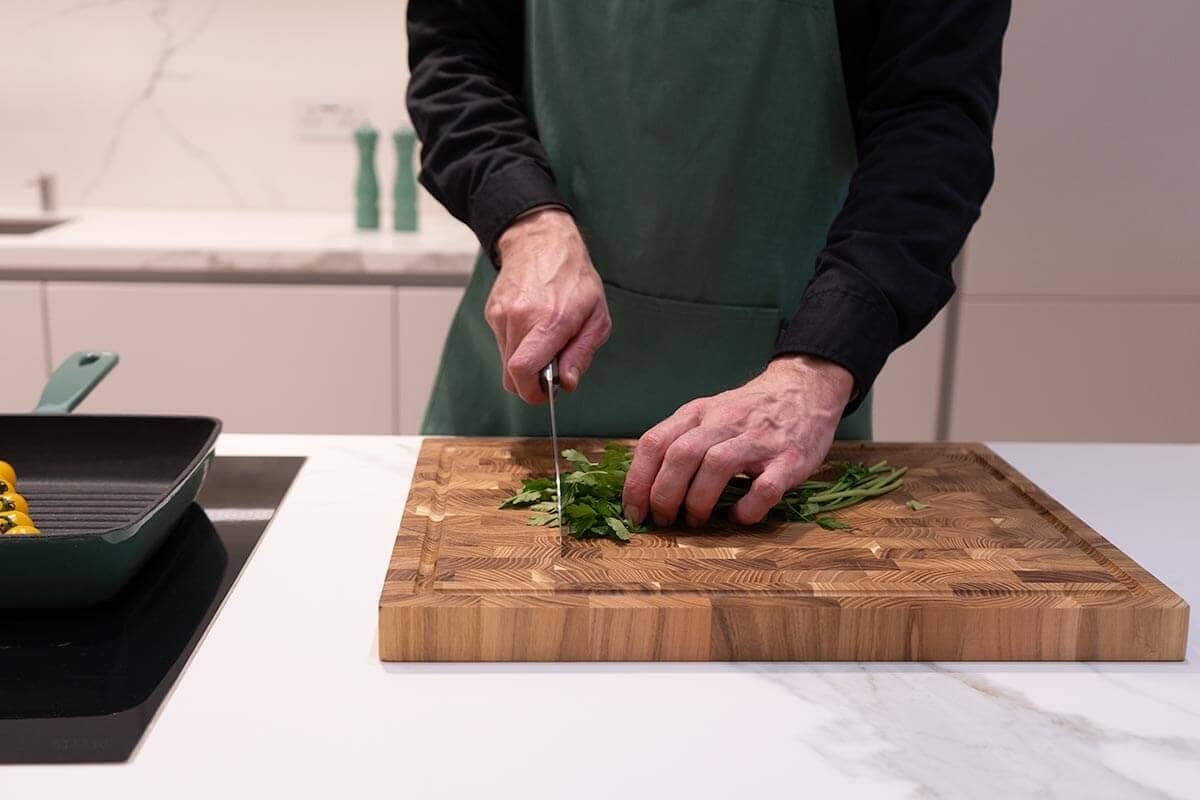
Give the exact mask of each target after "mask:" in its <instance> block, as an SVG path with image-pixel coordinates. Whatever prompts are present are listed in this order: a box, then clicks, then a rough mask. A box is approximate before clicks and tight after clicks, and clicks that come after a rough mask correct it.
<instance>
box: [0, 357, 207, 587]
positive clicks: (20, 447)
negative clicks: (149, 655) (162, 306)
mask: <svg viewBox="0 0 1200 800" xmlns="http://www.w3.org/2000/svg"><path fill="white" fill-rule="evenodd" d="M116 363H117V354H116V353H106V352H81V353H75V354H73V355H71V356H70V357H69V358H67V360H66V361H64V362H63V364H62V365H61V366H60V367H59V368H58V369H57V370H55V372H54V374H53V375H52V376H51V378H50V381H49V383H48V384H47V386H46V390H45V392H44V393H43V394H42V398H41V401H40V402H39V403H38V406H37V408H36V409H34V413H33V414H7V415H0V459H3V460H5V461H7V462H9V463H10V464H12V465H13V467H14V468H15V469H16V471H17V491H18V492H20V493H21V494H22V495H24V497H25V499H26V500H28V501H29V515H30V516H31V517H32V518H33V521H34V524H35V525H37V526H38V528H39V529H40V530H41V531H42V533H41V535H37V536H4V535H0V608H73V607H82V606H91V605H95V604H97V603H101V602H104V601H105V600H108V599H109V598H111V597H113V596H114V595H115V594H117V593H118V592H119V591H120V590H121V589H122V588H123V587H124V586H125V584H126V583H128V581H129V580H130V578H132V577H133V576H134V575H135V574H136V573H137V571H138V569H139V568H140V567H141V566H142V565H143V564H144V563H145V562H146V561H147V560H148V559H149V558H150V556H152V555H153V554H154V552H155V551H156V550H157V549H158V547H159V545H161V544H162V542H163V540H164V539H165V538H166V537H167V535H168V534H169V533H170V532H171V531H172V529H173V528H174V527H175V524H176V523H177V522H178V521H179V518H180V517H181V516H182V515H183V512H184V510H185V509H186V508H187V507H188V505H189V504H190V503H191V502H192V500H194V499H195V497H196V493H197V492H199V491H200V486H201V485H202V484H203V483H204V477H205V475H206V474H207V473H208V467H209V464H210V463H211V462H212V458H213V450H214V448H215V446H216V441H217V434H218V433H219V432H220V430H221V422H220V420H217V419H213V418H211V417H168V416H132V415H128V416H126V415H111V416H99V415H85V414H80V415H70V414H68V412H70V411H71V410H72V409H74V408H75V406H77V405H78V404H79V402H80V401H82V400H83V398H85V397H86V396H87V395H88V393H89V392H91V390H92V389H93V388H94V387H95V386H96V384H98V383H99V382H100V381H101V379H103V378H104V376H105V375H107V374H108V372H109V371H111V370H112V368H113V367H114V366H116Z"/></svg>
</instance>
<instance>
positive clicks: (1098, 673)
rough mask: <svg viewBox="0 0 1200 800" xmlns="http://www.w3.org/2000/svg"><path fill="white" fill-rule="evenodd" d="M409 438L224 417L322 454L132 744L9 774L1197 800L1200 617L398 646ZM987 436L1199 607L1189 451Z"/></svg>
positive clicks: (90, 780) (112, 789)
mask: <svg viewBox="0 0 1200 800" xmlns="http://www.w3.org/2000/svg"><path fill="white" fill-rule="evenodd" d="M419 442H420V440H419V439H418V438H417V437H399V438H390V437H316V436H257V435H255V436H251V435H227V436H224V437H223V438H222V439H221V442H220V446H219V451H220V452H221V453H222V454H233V455H273V454H279V455H293V454H299V455H307V456H308V457H309V461H308V462H307V464H306V465H305V466H304V468H303V470H302V472H301V474H300V475H299V477H298V479H297V482H296V483H295V485H294V486H293V487H292V490H291V492H290V494H289V495H288V498H287V499H286V500H285V502H284V504H283V506H282V507H281V508H280V510H279V513H278V516H277V517H276V518H275V520H274V521H273V522H272V524H271V527H270V528H269V529H268V531H267V533H266V535H265V536H264V537H263V540H262V541H261V543H260V544H259V546H258V550H257V551H256V552H255V554H254V555H253V557H252V558H251V560H250V562H249V564H248V565H247V567H246V569H245V571H244V572H243V573H242V576H241V578H240V579H239V581H238V583H237V585H236V586H235V587H234V589H233V591H232V592H231V593H230V595H229V597H228V598H227V600H226V602H225V605H224V607H223V608H222V609H221V611H220V612H219V614H218V616H217V618H216V620H215V621H214V623H213V625H212V627H211V628H210V629H209V632H208V634H207V637H206V639H205V640H204V641H203V642H202V643H201V644H200V646H199V648H198V649H197V650H196V652H195V654H194V655H193V657H192V660H191V663H190V664H189V665H188V667H187V668H186V670H185V671H184V673H183V675H182V676H181V677H180V679H179V681H178V683H177V684H176V686H175V688H174V690H173V692H172V694H171V696H170V697H168V698H167V700H166V701H165V703H164V705H163V707H162V709H161V710H160V712H159V716H158V718H157V719H156V720H155V721H154V723H153V724H152V726H151V728H150V729H149V730H148V731H147V733H146V736H145V738H144V739H143V742H142V745H141V747H140V749H139V750H138V751H137V752H136V753H135V755H134V757H133V758H132V760H131V761H130V762H128V763H126V764H124V765H120V766H116V767H40V766H35V767H13V768H0V794H3V795H4V796H6V797H51V796H53V797H65V796H74V797H121V798H123V800H136V798H147V799H149V798H154V797H167V796H169V797H173V798H180V797H247V796H255V795H258V796H262V797H316V796H319V797H330V796H333V797H361V796H371V795H378V794H379V793H380V792H384V793H386V794H394V795H396V796H402V797H414V798H442V797H464V798H479V797H489V798H503V797H513V798H561V797H565V796H570V797H572V798H574V800H585V799H586V798H604V800H612V798H614V797H622V798H624V797H631V798H639V797H655V798H674V797H679V798H746V797H754V798H762V799H764V800H765V799H767V798H798V797H821V798H833V797H836V798H860V797H861V798H870V800H881V798H951V799H953V800H960V799H962V798H977V797H980V798H1039V799H1040V800H1047V799H1049V798H1088V800H1100V799H1101V798H1122V800H1125V799H1128V798H1164V797H1169V798H1188V797H1191V798H1195V797H1200V649H1198V645H1200V620H1198V617H1200V614H1196V613H1193V615H1192V624H1191V632H1190V633H1191V639H1190V647H1189V649H1188V660H1187V661H1185V662H1182V663H1167V664H1117V663H1114V664H1037V663H1035V664H833V663H830V664H504V665H496V664H462V665H448V664H410V665H401V664H383V663H381V662H380V661H379V659H378V654H377V643H376V604H377V600H378V594H379V589H380V586H381V583H382V580H383V576H384V572H385V570H386V567H387V561H388V555H389V552H390V550H391V546H392V541H393V538H394V535H395V530H396V528H397V525H398V523H399V520H400V515H401V511H402V507H403V503H404V499H405V497H406V495H407V492H408V485H409V481H410V478H411V474H412V469H413V466H414V463H415V460H416V454H417V449H418V447H419ZM996 450H997V451H998V452H1000V454H1001V455H1003V456H1004V457H1005V458H1007V459H1009V460H1010V461H1011V462H1012V463H1013V464H1014V465H1016V466H1017V467H1018V468H1019V469H1021V470H1022V471H1024V472H1025V473H1026V474H1027V475H1029V476H1030V477H1031V478H1032V479H1033V480H1034V481H1036V482H1037V483H1039V484H1040V485H1042V486H1043V487H1044V488H1046V489H1047V490H1048V491H1049V492H1050V493H1051V494H1053V495H1055V496H1056V497H1058V498H1059V499H1060V500H1062V501H1063V502H1064V503H1065V504H1066V505H1067V506H1068V507H1069V508H1071V510H1072V511H1074V512H1075V513H1077V514H1078V515H1079V516H1080V517H1082V518H1083V519H1084V520H1085V521H1087V522H1088V523H1089V524H1091V525H1092V526H1094V527H1095V528H1097V529H1098V530H1100V531H1101V532H1102V533H1103V534H1104V535H1106V536H1107V537H1108V538H1109V539H1111V540H1112V541H1114V542H1115V543H1116V544H1118V545H1119V546H1120V547H1121V548H1123V549H1124V550H1125V551H1126V552H1127V553H1129V554H1130V555H1131V556H1133V557H1134V558H1135V559H1136V560H1138V561H1139V562H1141V563H1142V564H1143V565H1144V566H1146V567H1148V568H1149V569H1150V570H1151V571H1152V572H1153V573H1155V574H1156V575H1157V576H1158V577H1159V578H1161V579H1163V580H1164V581H1165V582H1166V583H1167V584H1169V585H1170V586H1171V587H1172V588H1173V589H1175V590H1176V591H1177V592H1179V593H1180V594H1182V595H1183V596H1184V597H1185V598H1186V599H1188V600H1189V601H1190V602H1191V604H1192V605H1193V607H1196V606H1197V601H1198V600H1200V547H1197V542H1196V540H1197V536H1200V530H1198V529H1197V523H1196V517H1195V509H1194V502H1193V499H1194V498H1195V496H1196V488H1195V482H1196V477H1197V476H1200V446H1184V445H1180V446H1162V445H1146V446H1141V445H1049V444H1046V445H1040V444H1039V445H1033V444H1028V445H1025V444H1013V445H1000V446H996ZM322 511H329V512H330V514H331V518H334V519H337V520H338V523H337V525H336V529H335V530H334V531H332V532H331V531H329V530H328V529H326V530H318V528H317V522H316V517H317V515H318V514H319V513H320V512H322Z"/></svg>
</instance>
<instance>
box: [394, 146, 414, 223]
mask: <svg viewBox="0 0 1200 800" xmlns="http://www.w3.org/2000/svg"><path fill="white" fill-rule="evenodd" d="M392 141H393V142H395V143H396V184H395V186H393V187H392V201H393V202H392V229H393V230H397V231H415V230H416V229H417V181H416V176H414V175H413V146H414V145H415V144H416V141H417V135H416V133H414V132H413V129H412V128H397V129H396V130H395V132H394V133H392Z"/></svg>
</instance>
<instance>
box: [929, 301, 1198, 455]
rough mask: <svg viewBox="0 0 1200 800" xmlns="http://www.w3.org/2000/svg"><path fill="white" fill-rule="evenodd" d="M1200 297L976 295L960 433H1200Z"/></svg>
mask: <svg viewBox="0 0 1200 800" xmlns="http://www.w3.org/2000/svg"><path fill="white" fill-rule="evenodd" d="M1198 342H1200V303H1197V302H1194V301H1187V300H1184V301H1181V302H1178V303H1157V302H1144V303H1142V302H1126V301H1118V302H1049V301H1038V300H1035V299H1027V300H1025V301H1022V302H991V301H984V300H976V299H972V298H967V300H966V302H965V303H964V304H963V309H962V336H961V339H960V341H959V351H958V368H957V371H956V372H957V377H956V380H955V388H954V401H953V403H952V409H953V413H952V416H951V429H950V433H951V436H952V437H953V438H954V439H959V440H978V439H985V440H1018V441H1019V440H1056V441H1098V442H1134V441H1143V442H1196V441H1200V413H1198V412H1197V410H1196V396H1197V395H1198V394H1200V348H1197V343H1198Z"/></svg>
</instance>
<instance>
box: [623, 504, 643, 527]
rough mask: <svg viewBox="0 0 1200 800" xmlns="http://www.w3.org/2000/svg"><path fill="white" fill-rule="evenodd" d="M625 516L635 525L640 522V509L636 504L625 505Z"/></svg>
mask: <svg viewBox="0 0 1200 800" xmlns="http://www.w3.org/2000/svg"><path fill="white" fill-rule="evenodd" d="M625 516H627V517H629V519H630V520H632V521H633V523H634V524H635V525H641V524H642V510H641V509H640V508H638V507H637V506H625Z"/></svg>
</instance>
